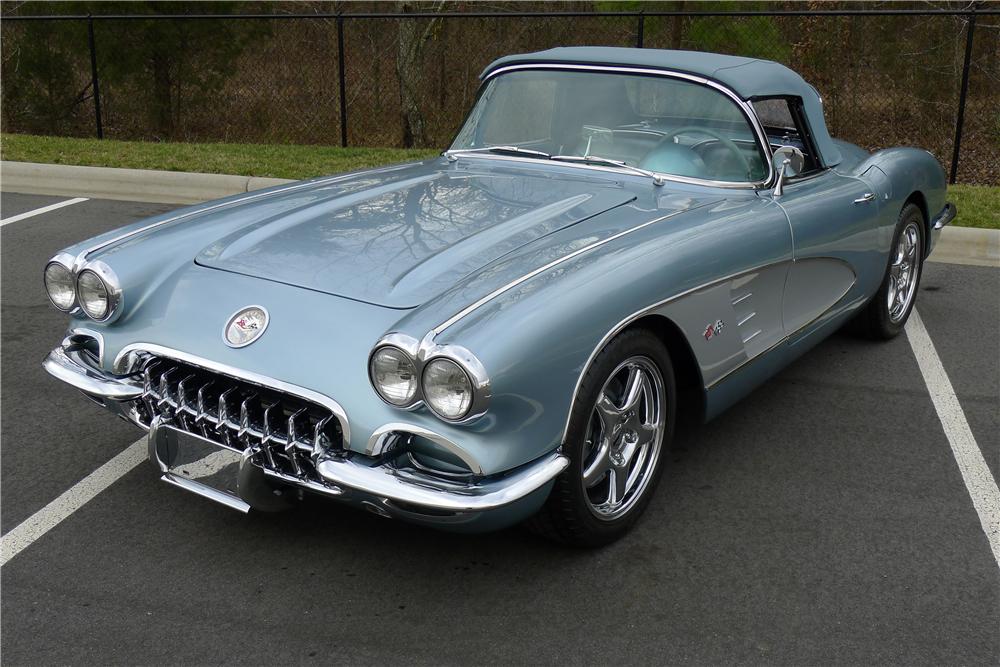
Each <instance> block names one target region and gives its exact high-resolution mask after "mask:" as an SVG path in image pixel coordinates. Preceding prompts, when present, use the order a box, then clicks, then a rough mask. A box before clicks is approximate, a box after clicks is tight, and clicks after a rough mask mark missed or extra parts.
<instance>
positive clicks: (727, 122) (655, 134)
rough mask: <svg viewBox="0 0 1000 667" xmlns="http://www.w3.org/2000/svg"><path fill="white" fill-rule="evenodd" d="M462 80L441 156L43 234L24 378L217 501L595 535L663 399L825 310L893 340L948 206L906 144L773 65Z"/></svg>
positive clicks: (640, 467) (624, 488)
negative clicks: (37, 364)
mask: <svg viewBox="0 0 1000 667" xmlns="http://www.w3.org/2000/svg"><path fill="white" fill-rule="evenodd" d="M482 78H483V85H482V88H481V90H480V95H479V98H478V100H477V102H476V104H475V106H474V108H473V109H472V111H471V113H470V114H469V117H468V119H467V121H466V123H465V125H464V126H463V128H462V129H461V131H460V132H459V134H458V136H457V138H456V139H455V141H454V143H453V144H452V146H451V148H450V149H449V150H448V151H446V152H445V153H444V154H443V155H442V156H441V157H439V158H436V159H432V160H428V161H425V162H420V163H415V164H404V165H397V166H392V167H386V168H381V169H373V170H369V171H363V172H358V173H353V174H346V175H339V176H331V177H327V178H318V179H314V180H310V181H305V182H301V183H296V184H292V185H287V186H281V187H277V188H273V189H270V190H264V191H260V192H256V193H252V194H245V195H239V196H235V197H231V198H228V199H223V200H220V201H216V202H210V203H207V204H202V205H198V206H193V207H189V208H185V209H181V210H177V211H173V212H171V213H169V214H166V215H163V216H159V217H156V218H151V219H148V220H144V221H142V222H140V223H136V224H134V225H132V226H130V227H126V228H124V229H121V230H117V231H115V232H111V233H108V234H105V235H102V236H99V237H97V238H94V239H91V240H89V241H87V242H84V243H81V244H79V245H76V246H73V247H70V248H67V249H65V250H64V251H62V252H60V253H59V254H58V255H56V256H55V257H54V258H53V259H52V261H51V262H50V263H49V264H48V265H47V266H46V269H45V284H46V289H47V291H48V293H49V297H50V299H51V301H52V303H53V305H54V306H55V307H56V308H59V309H60V310H62V311H65V312H67V313H69V314H70V316H71V322H70V327H69V331H68V333H67V335H66V338H65V339H64V341H63V342H62V344H61V345H60V346H58V347H56V348H55V350H53V351H52V353H51V354H50V355H49V357H48V358H47V359H46V361H45V364H44V365H45V368H46V369H47V370H48V371H49V372H50V373H51V374H52V375H54V376H55V377H57V378H59V379H61V380H63V381H65V382H67V383H69V384H71V385H73V386H74V387H77V388H79V389H80V390H82V391H83V392H84V393H85V394H87V395H88V396H89V397H91V398H92V399H93V400H95V401H97V402H99V403H101V404H102V405H104V406H106V407H107V408H108V409H110V410H111V411H113V412H115V413H117V414H118V415H120V416H122V417H123V418H125V419H127V420H129V421H131V422H134V423H135V424H137V425H139V426H140V427H142V428H144V429H148V430H149V442H150V458H151V460H152V462H153V463H154V464H155V466H156V469H157V471H158V474H159V475H160V476H161V477H162V479H164V480H165V481H168V482H170V483H172V484H174V485H175V486H179V487H183V488H185V489H188V490H190V491H194V492H196V493H199V494H201V495H204V496H206V497H208V498H212V499H214V500H218V501H220V502H223V503H225V504H227V505H229V506H231V507H234V508H237V509H240V510H243V511H247V510H249V509H251V508H254V509H257V510H264V511H269V510H278V509H282V508H285V507H287V506H289V505H291V504H293V503H294V502H295V500H296V499H298V498H299V497H300V496H301V494H302V493H303V492H314V493H318V494H321V495H324V496H327V497H329V498H333V499H337V500H341V501H344V502H348V503H351V504H354V505H356V506H359V507H363V508H366V509H368V510H370V511H373V512H376V513H378V514H380V515H384V516H389V517H396V518H402V519H406V520H409V521H414V522H420V523H424V524H428V525H434V526H439V527H447V528H451V529H456V530H470V531H471V530H486V529H494V528H500V527H503V526H507V525H511V524H513V523H516V522H520V521H523V520H526V519H527V520H528V524H529V526H532V527H534V528H535V529H537V530H539V531H541V532H543V533H545V534H547V535H549V536H552V537H554V538H556V539H560V540H563V541H565V542H569V543H574V544H585V545H595V544H601V543H605V542H608V541H610V540H612V539H615V538H616V537H618V536H620V535H621V534H623V533H624V532H625V531H626V530H627V529H628V528H629V527H630V526H631V525H632V524H633V523H634V522H635V520H636V519H637V517H638V516H639V515H640V514H641V512H642V510H643V508H644V507H645V505H646V504H647V502H648V500H649V497H650V496H651V493H652V490H653V488H654V487H655V484H656V480H657V478H658V476H659V473H660V469H661V467H662V463H663V460H664V459H665V458H666V457H665V456H664V455H663V452H664V451H665V450H666V448H667V447H669V445H670V441H671V438H672V434H673V427H674V423H675V421H676V420H677V418H678V416H679V415H678V411H679V410H684V411H696V412H697V415H696V416H697V417H699V418H702V419H711V418H713V417H714V416H716V415H718V414H719V413H720V412H721V411H722V410H724V409H725V408H726V407H728V406H729V405H731V404H732V403H733V402H735V401H736V400H738V399H739V398H740V397H742V396H743V395H745V394H746V393H747V392H749V391H750V390H751V389H752V388H753V387H755V386H756V385H758V384H759V383H760V382H762V381H763V380H765V379H766V378H768V377H769V376H771V375H773V374H774V373H775V372H777V371H778V370H779V369H781V368H782V367H783V366H785V365H786V364H788V363H789V362H790V361H791V360H792V359H794V358H795V357H797V356H798V355H800V354H802V353H803V352H805V351H806V350H807V349H809V348H810V347H812V346H813V345H815V344H816V343H818V342H819V341H820V340H822V339H823V338H824V337H825V336H827V335H828V334H830V333H832V332H833V331H834V330H836V329H837V328H839V327H840V326H842V325H843V324H845V323H847V322H848V320H852V319H853V320H854V322H855V324H856V326H857V327H858V328H860V329H862V330H863V331H865V332H867V333H868V334H870V335H872V336H873V337H875V338H889V337H891V336H894V335H896V334H897V333H898V332H899V331H900V330H901V329H902V326H903V324H904V323H905V321H906V319H907V317H908V315H909V313H910V310H911V309H912V307H913V303H914V299H915V297H916V291H917V284H918V281H919V279H920V271H921V265H922V262H923V260H924V258H925V257H926V256H927V254H928V253H929V252H930V251H931V249H932V247H933V245H934V242H935V240H936V237H937V236H938V234H939V232H940V229H941V228H942V227H943V226H944V225H946V224H948V223H949V222H950V221H951V220H952V219H953V217H954V215H955V210H954V207H953V206H951V205H950V204H947V203H946V202H945V189H946V188H945V177H944V174H943V172H942V170H941V167H940V166H939V165H938V163H937V161H936V160H935V159H934V158H933V157H932V156H931V155H930V154H928V153H926V152H925V151H922V150H917V149H913V148H892V149H888V150H884V151H879V152H877V153H874V154H869V153H868V152H866V151H864V150H862V149H860V148H858V147H856V146H853V145H850V144H847V143H844V142H841V141H837V140H834V139H832V138H831V137H830V136H829V134H828V132H827V129H826V126H825V124H824V121H823V112H822V102H821V99H820V97H819V94H818V93H817V92H816V90H815V89H814V88H812V87H811V86H810V85H809V84H807V83H806V82H805V81H803V80H802V78H801V77H799V76H798V75H797V74H795V73H794V72H792V71H791V70H789V69H788V68H786V67H784V66H782V65H779V64H777V63H773V62H768V61H762V60H753V59H749V58H739V57H732V56H722V55H715V54H709V53H693V52H683V51H657V50H650V49H645V50H643V49H615V48H560V49H553V50H550V51H543V52H540V53H532V54H526V55H518V56H509V57H505V58H502V59H500V60H498V61H496V62H494V63H493V64H491V65H490V66H489V67H488V68H487V69H486V70H485V71H484V73H483V76H482Z"/></svg>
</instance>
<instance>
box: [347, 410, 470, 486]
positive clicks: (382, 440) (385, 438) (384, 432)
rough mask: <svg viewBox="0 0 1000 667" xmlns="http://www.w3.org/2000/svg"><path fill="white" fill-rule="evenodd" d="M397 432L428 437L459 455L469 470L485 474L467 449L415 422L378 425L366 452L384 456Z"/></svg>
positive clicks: (390, 447) (369, 440)
mask: <svg viewBox="0 0 1000 667" xmlns="http://www.w3.org/2000/svg"><path fill="white" fill-rule="evenodd" d="M397 433H399V434H404V435H405V434H413V435H418V436H420V437H421V438H427V439H428V440H430V441H431V442H433V443H434V444H436V445H438V446H440V447H441V448H443V449H445V450H447V451H448V452H450V453H451V454H454V455H455V456H456V457H458V458H459V459H460V460H461V461H462V463H464V464H465V465H466V466H468V468H469V470H471V471H472V472H473V474H475V475H484V474H485V471H484V470H483V467H482V466H481V465H480V464H479V461H477V460H476V459H475V458H474V457H473V456H472V455H471V454H469V452H467V451H465V449H463V448H462V447H460V446H459V445H457V444H455V443H454V442H452V441H451V440H449V439H448V438H446V437H444V436H443V435H441V434H439V433H435V432H434V431H431V430H429V429H426V428H423V427H422V426H416V425H413V424H404V423H401V422H393V423H391V424H385V425H384V426H380V427H378V428H377V429H375V431H374V432H373V433H372V435H371V437H370V438H368V445H367V446H366V447H365V454H367V455H368V456H382V455H384V454H387V453H389V452H390V451H391V450H392V447H393V445H394V443H393V442H392V439H393V438H392V436H393V435H395V434H397Z"/></svg>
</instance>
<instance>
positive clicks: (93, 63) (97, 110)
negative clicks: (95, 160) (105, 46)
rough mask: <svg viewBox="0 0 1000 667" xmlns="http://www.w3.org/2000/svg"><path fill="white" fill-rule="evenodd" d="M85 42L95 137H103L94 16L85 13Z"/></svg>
mask: <svg viewBox="0 0 1000 667" xmlns="http://www.w3.org/2000/svg"><path fill="white" fill-rule="evenodd" d="M87 44H88V45H89V46H90V86H91V88H92V89H93V91H94V122H95V123H96V124H97V138H98V139H103V138H104V126H103V125H102V124H101V88H100V85H99V83H98V80H97V47H96V46H95V45H94V17H93V16H91V15H90V14H87Z"/></svg>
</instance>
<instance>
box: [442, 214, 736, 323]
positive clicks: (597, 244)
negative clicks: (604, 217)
mask: <svg viewBox="0 0 1000 667" xmlns="http://www.w3.org/2000/svg"><path fill="white" fill-rule="evenodd" d="M718 201H719V200H716V201H710V202H706V203H704V204H701V205H700V206H692V207H691V208H686V209H682V210H680V211H674V212H673V213H668V214H667V215H664V216H660V217H659V218H653V219H652V220H648V221H646V222H644V223H642V224H639V225H636V226H635V227H630V228H629V229H626V230H624V231H620V232H618V233H617V234H612V235H611V236H609V237H608V238H606V239H602V240H600V241H594V242H593V243H591V244H589V245H585V246H584V247H582V248H578V249H577V250H574V251H573V252H571V253H569V254H567V255H563V256H562V257H559V258H558V259H554V260H552V261H551V262H549V263H548V264H544V265H542V266H540V267H538V268H537V269H535V270H534V271H531V272H530V273H526V274H524V275H523V276H521V277H520V278H517V279H516V280H512V281H510V282H509V283H507V284H506V285H503V286H502V287H499V288H497V289H495V290H493V291H492V292H490V293H489V294H487V295H486V296H484V297H482V298H481V299H479V300H478V301H476V302H474V303H473V304H472V305H470V306H466V307H465V308H463V309H462V310H460V311H458V312H457V313H455V314H454V315H452V316H451V317H449V318H448V319H447V320H445V321H444V322H442V323H441V324H439V325H437V326H436V327H434V328H433V329H432V330H431V334H432V335H434V336H437V335H439V334H441V333H442V332H443V331H445V330H446V329H447V328H448V327H450V326H452V325H453V324H455V323H456V322H458V321H459V320H461V319H462V318H464V317H465V316H466V315H468V314H470V313H472V312H473V311H475V310H477V309H479V308H480V307H482V306H484V305H485V304H487V303H489V302H490V301H492V300H493V299H495V298H497V297H498V296H500V295H501V294H503V293H504V292H507V291H509V290H511V289H513V288H515V287H517V286H518V285H520V284H521V283H524V282H527V281H528V280H531V279H532V278H534V277H535V276H537V275H538V274H540V273H545V272H546V271H548V270H549V269H551V268H553V267H556V266H558V265H560V264H562V263H563V262H567V261H569V260H571V259H573V258H574V257H578V256H579V255H582V254H583V253H585V252H589V251H591V250H593V249H594V248H599V247H600V246H602V245H605V244H607V243H611V242H612V241H615V240H617V239H620V238H621V237H623V236H626V235H627V234H631V233H632V232H637V231H639V230H640V229H643V228H645V227H648V226H650V225H652V224H655V223H657V222H662V221H663V220H666V219H668V218H672V217H674V216H677V215H680V214H681V213H687V212H688V211H693V210H695V209H699V208H704V207H705V206H711V205H712V204H717V203H718Z"/></svg>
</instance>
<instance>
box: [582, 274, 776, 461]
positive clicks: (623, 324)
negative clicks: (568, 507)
mask: <svg viewBox="0 0 1000 667" xmlns="http://www.w3.org/2000/svg"><path fill="white" fill-rule="evenodd" d="M791 263H792V260H791V259H783V260H779V261H777V262H768V263H766V264H760V265H758V266H755V267H753V268H750V269H745V270H743V271H739V272H737V273H732V274H729V275H727V276H724V277H722V278H717V279H715V280H711V281H709V282H707V283H704V284H702V285H698V286H696V287H691V288H689V289H686V290H684V291H683V292H680V293H678V294H675V295H673V296H670V297H667V298H666V299H662V300H660V301H657V302H656V303H653V304H651V305H649V306H646V307H645V308H642V309H640V310H637V311H635V312H634V313H632V314H631V315H629V316H628V317H626V318H624V319H622V320H620V321H619V322H618V324H616V325H615V326H614V327H612V328H611V330H610V331H608V332H607V333H606V334H604V336H603V337H602V338H601V340H599V341H598V342H597V345H596V346H595V347H594V349H593V351H592V352H591V353H590V356H589V357H587V361H586V362H585V363H584V364H583V367H582V368H581V369H580V375H579V376H578V377H577V379H576V386H574V387H573V394H572V396H571V397H570V408H569V410H568V411H567V413H566V425H565V426H564V427H563V434H562V442H565V441H566V436H567V434H568V433H569V421H570V417H571V416H572V413H573V405H574V404H575V403H576V400H577V397H578V396H579V394H580V385H581V384H582V383H583V376H584V375H586V374H587V370H588V369H589V368H590V366H591V364H593V363H594V359H595V358H596V357H597V355H598V354H600V353H601V350H603V349H604V346H605V345H607V344H608V341H610V340H611V339H612V338H614V337H615V336H617V335H618V334H619V333H621V332H622V331H623V330H624V329H625V328H626V327H628V326H629V325H630V324H632V323H633V322H635V321H636V320H638V319H640V318H642V317H645V316H646V315H649V314H650V313H652V312H653V311H655V310H656V309H657V308H660V307H662V306H665V305H667V304H668V303H670V302H671V301H676V300H677V299H680V298H683V297H685V296H687V295H689V294H693V293H694V292H698V291H700V290H703V289H708V288H709V287H714V286H715V285H719V284H721V283H724V282H726V281H729V280H733V279H735V278H739V277H740V276H745V275H748V274H750V273H755V272H757V271H761V270H763V269H766V268H768V267H771V266H778V265H780V264H791ZM779 342H780V341H779Z"/></svg>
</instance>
